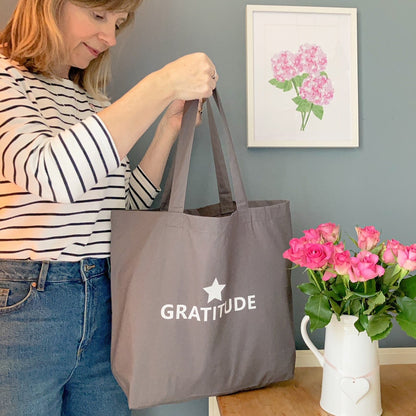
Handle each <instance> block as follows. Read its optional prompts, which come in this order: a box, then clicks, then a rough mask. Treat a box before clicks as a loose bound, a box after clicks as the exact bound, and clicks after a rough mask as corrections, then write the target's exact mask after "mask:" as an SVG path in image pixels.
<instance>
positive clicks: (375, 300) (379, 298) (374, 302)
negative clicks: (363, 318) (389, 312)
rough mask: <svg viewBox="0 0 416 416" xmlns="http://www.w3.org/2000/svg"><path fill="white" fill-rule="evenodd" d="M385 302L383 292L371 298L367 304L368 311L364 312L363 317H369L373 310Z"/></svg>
mask: <svg viewBox="0 0 416 416" xmlns="http://www.w3.org/2000/svg"><path fill="white" fill-rule="evenodd" d="M385 301H386V297H385V296H384V294H383V292H378V293H377V294H376V295H375V296H373V297H372V298H369V299H368V301H367V303H368V309H366V310H365V311H364V314H365V315H371V313H372V312H373V311H374V309H375V308H376V307H377V306H379V305H382V304H383V303H384V302H385Z"/></svg>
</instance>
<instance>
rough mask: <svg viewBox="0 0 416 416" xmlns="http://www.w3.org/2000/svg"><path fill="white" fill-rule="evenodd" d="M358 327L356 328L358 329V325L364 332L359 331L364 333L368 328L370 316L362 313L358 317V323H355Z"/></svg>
mask: <svg viewBox="0 0 416 416" xmlns="http://www.w3.org/2000/svg"><path fill="white" fill-rule="evenodd" d="M355 323H356V325H355V327H356V328H357V329H358V327H357V326H358V325H359V326H361V328H362V330H361V331H360V330H359V329H358V330H359V331H360V332H362V331H364V330H366V329H367V328H368V316H367V315H364V314H363V313H360V315H359V316H358V321H356V322H355Z"/></svg>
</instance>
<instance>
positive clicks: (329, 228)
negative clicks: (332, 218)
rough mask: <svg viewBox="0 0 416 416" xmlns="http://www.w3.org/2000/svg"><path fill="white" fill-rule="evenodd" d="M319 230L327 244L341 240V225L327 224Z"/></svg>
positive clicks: (320, 226) (319, 227)
mask: <svg viewBox="0 0 416 416" xmlns="http://www.w3.org/2000/svg"><path fill="white" fill-rule="evenodd" d="M317 230H318V231H319V233H320V234H321V236H322V238H323V239H324V241H325V242H329V243H335V241H337V240H338V239H339V225H335V224H333V223H332V222H327V223H325V224H321V225H319V226H318V228H317Z"/></svg>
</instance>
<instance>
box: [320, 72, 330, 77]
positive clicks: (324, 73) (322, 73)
mask: <svg viewBox="0 0 416 416" xmlns="http://www.w3.org/2000/svg"><path fill="white" fill-rule="evenodd" d="M320 75H321V76H322V75H323V76H324V77H327V78H328V74H327V73H326V72H325V71H321V73H320Z"/></svg>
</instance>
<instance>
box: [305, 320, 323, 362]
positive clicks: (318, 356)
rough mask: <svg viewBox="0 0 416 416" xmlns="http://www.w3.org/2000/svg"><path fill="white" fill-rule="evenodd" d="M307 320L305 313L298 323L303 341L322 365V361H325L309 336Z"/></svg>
mask: <svg viewBox="0 0 416 416" xmlns="http://www.w3.org/2000/svg"><path fill="white" fill-rule="evenodd" d="M308 322H309V316H308V315H305V316H304V317H303V319H302V322H301V324H300V332H301V334H302V338H303V340H304V341H305V344H306V345H307V347H308V348H309V349H310V350H311V351H312V353H313V355H314V356H315V357H316V358H317V359H318V361H319V364H320V366H321V367H323V366H324V362H325V360H324V356H323V355H322V354H321V353H320V352H319V350H318V348H316V347H315V345H314V344H313V342H312V341H311V339H310V338H309V335H308V331H307V325H308Z"/></svg>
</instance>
